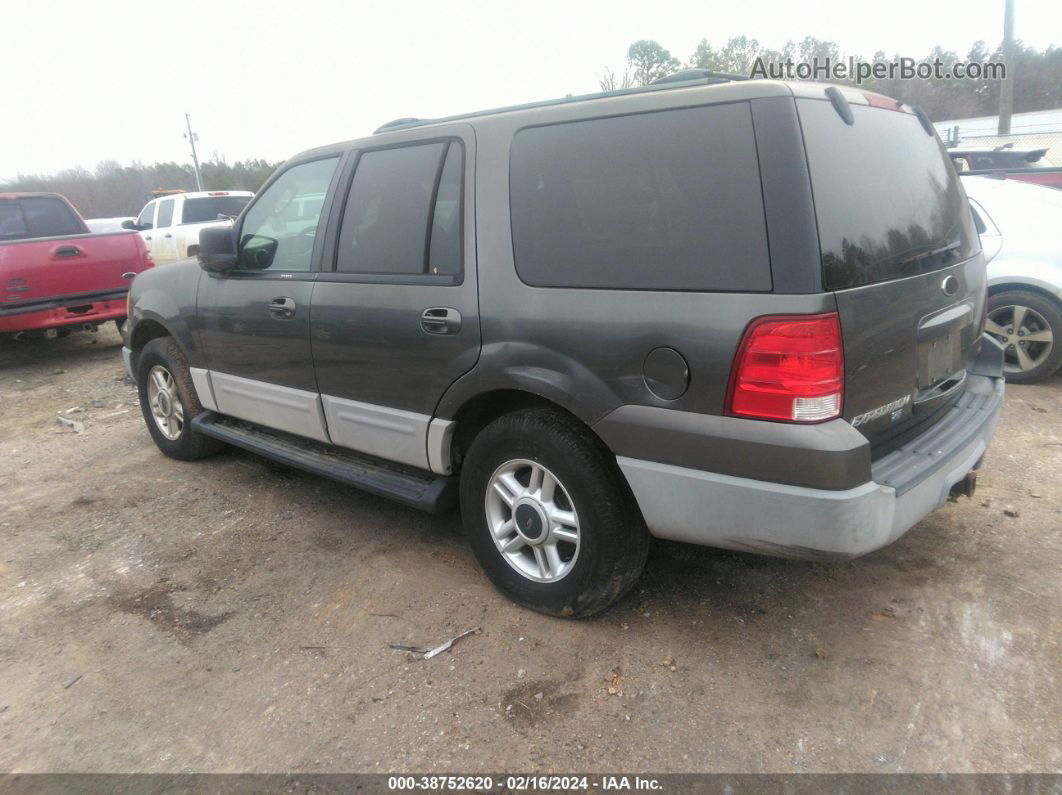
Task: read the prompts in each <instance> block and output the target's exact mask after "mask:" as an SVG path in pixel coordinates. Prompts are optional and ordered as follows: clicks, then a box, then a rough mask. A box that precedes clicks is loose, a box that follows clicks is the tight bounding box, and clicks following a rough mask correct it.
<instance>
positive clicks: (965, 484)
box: [948, 470, 977, 502]
mask: <svg viewBox="0 0 1062 795" xmlns="http://www.w3.org/2000/svg"><path fill="white" fill-rule="evenodd" d="M976 488H977V472H976V471H974V470H970V471H969V472H967V473H966V475H965V476H964V477H963V479H962V480H960V481H959V482H958V483H956V484H955V485H954V486H952V487H951V492H950V493H949V494H948V499H950V500H951V501H953V502H954V501H955V500H957V499H959V497H960V496H962V497H973V493H974V490H975V489H976Z"/></svg>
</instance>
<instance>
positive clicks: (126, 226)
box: [122, 218, 137, 232]
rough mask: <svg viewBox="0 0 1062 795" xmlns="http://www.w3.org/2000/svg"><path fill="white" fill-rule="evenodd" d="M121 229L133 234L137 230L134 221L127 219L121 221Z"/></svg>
mask: <svg viewBox="0 0 1062 795" xmlns="http://www.w3.org/2000/svg"><path fill="white" fill-rule="evenodd" d="M122 229H129V230H131V231H133V232H135V231H136V230H137V225H136V221H134V220H133V219H132V218H127V219H126V220H124V221H122Z"/></svg>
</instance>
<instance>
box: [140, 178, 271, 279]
mask: <svg viewBox="0 0 1062 795" xmlns="http://www.w3.org/2000/svg"><path fill="white" fill-rule="evenodd" d="M253 197H254V194H253V193H251V192H250V191H245V190H228V191H223V190H212V191H203V192H200V193H176V194H172V195H170V196H160V197H159V198H157V199H152V200H151V201H149V202H148V203H147V204H146V205H145V206H144V209H143V210H141V211H140V215H138V216H137V218H136V220H135V221H126V222H125V223H123V224H122V226H123V227H124V228H126V229H134V230H136V231H137V232H139V233H140V236H141V237H142V238H144V242H145V243H146V244H147V247H148V251H150V252H151V256H152V258H153V259H154V260H155V262H156V263H157V264H163V263H166V262H175V261H177V260H180V259H186V258H188V257H194V256H195V255H196V254H198V253H199V233H200V231H202V230H203V229H206V228H208V227H212V226H224V225H225V224H230V223H232V221H230V220H225V219H219V218H218V216H229V217H230V218H235V217H236V216H237V215H239V214H240V211H241V210H243V208H244V207H245V206H246V205H247V202H249V201H250V200H251V199H252V198H253Z"/></svg>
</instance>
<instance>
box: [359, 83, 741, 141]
mask: <svg viewBox="0 0 1062 795" xmlns="http://www.w3.org/2000/svg"><path fill="white" fill-rule="evenodd" d="M737 80H748V78H747V77H745V76H744V75H735V74H729V73H727V72H713V71H711V70H710V69H683V70H682V71H681V72H675V73H674V74H671V75H667V76H666V77H660V78H657V79H656V80H654V81H653V82H651V83H649V84H648V85H645V86H634V87H632V88H617V89H614V90H612V91H599V92H595V93H593V94H580V95H578V96H570V95H569V96H567V97H560V98H558V99H546V100H540V101H538V102H527V103H525V104H523V105H509V106H507V107H502V108H491V109H490V110H480V111H475V112H473V113H461V114H458V115H455V116H442V117H439V118H437V119H418V118H416V117H415V116H406V117H403V118H401V119H395V120H394V121H389V122H387V123H386V124H382V125H380V126H379V127H377V128H376V129H375V130H373V135H376V134H377V133H382V132H390V131H392V130H398V129H403V128H406V127H420V126H421V125H425V124H437V123H439V122H445V121H459V120H461V119H471V118H475V117H477V116H490V115H492V114H495V113H509V112H512V111H517V110H529V109H531V108H543V107H547V106H549V105H564V104H566V103H568V102H584V101H586V100H592V99H603V98H605V97H619V96H626V95H627V94H641V93H643V92H646V91H667V90H669V89H672V88H686V87H689V86H691V85H702V86H710V85H716V84H718V83H730V82H734V81H737Z"/></svg>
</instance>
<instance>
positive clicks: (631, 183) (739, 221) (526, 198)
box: [509, 103, 771, 292]
mask: <svg viewBox="0 0 1062 795" xmlns="http://www.w3.org/2000/svg"><path fill="white" fill-rule="evenodd" d="M509 191H510V210H511V213H512V235H513V255H514V258H515V262H516V270H517V273H518V274H519V275H520V278H521V279H522V280H523V281H524V282H526V283H527V284H531V285H534V286H540V287H585V288H598V289H628V290H703V291H731V292H733V291H740V292H745V291H748V292H754V291H766V290H770V289H771V268H770V258H769V255H768V250H767V227H766V221H765V218H764V208H763V196H762V191H761V187H760V170H759V160H758V158H757V155H756V144H755V136H754V133H753V128H752V113H751V110H750V108H749V105H748V103H733V104H726V105H712V106H708V107H695V108H682V109H678V110H669V111H662V112H657V113H642V114H637V115H631V116H618V117H613V118H603V119H592V120H588V121H578V122H570V123H565V124H555V125H551V126H547V127H533V128H529V129H525V130H522V131H520V132H519V133H517V134H516V136H515V138H514V139H513V144H512V149H511V159H510V165H509Z"/></svg>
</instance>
